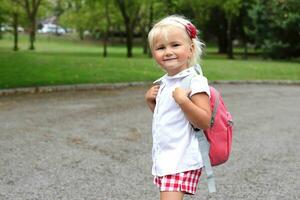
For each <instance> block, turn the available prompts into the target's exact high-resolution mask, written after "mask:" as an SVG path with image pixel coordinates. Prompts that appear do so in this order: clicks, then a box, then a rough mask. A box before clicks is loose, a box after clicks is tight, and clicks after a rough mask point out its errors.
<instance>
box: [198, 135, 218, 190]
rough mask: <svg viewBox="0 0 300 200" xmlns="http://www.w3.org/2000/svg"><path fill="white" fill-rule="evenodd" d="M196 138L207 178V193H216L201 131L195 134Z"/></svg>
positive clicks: (206, 142)
mask: <svg viewBox="0 0 300 200" xmlns="http://www.w3.org/2000/svg"><path fill="white" fill-rule="evenodd" d="M196 137H197V139H198V141H199V148H200V152H201V157H202V161H203V165H204V169H205V173H206V177H207V184H208V191H209V193H213V192H216V183H215V178H214V173H213V169H212V166H211V162H210V158H209V147H210V145H209V143H208V141H207V138H206V137H205V135H204V133H203V131H202V130H199V131H197V132H196Z"/></svg>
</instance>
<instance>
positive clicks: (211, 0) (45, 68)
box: [0, 0, 300, 88]
mask: <svg viewBox="0 0 300 200" xmlns="http://www.w3.org/2000/svg"><path fill="white" fill-rule="evenodd" d="M299 10H300V1H299V0H113V1H109V0H0V30H1V31H0V59H1V63H0V88H14V87H27V86H37V85H58V84H74V83H107V82H109V83H111V82H132V81H151V80H154V79H156V78H157V77H158V76H160V75H161V74H162V73H163V72H161V71H160V70H159V69H158V68H157V67H156V66H155V63H154V62H153V61H152V60H151V58H150V57H151V55H150V54H151V53H150V52H149V48H148V44H147V34H148V32H149V30H150V29H151V26H152V25H153V24H154V23H155V22H156V21H157V20H158V19H161V18H162V17H165V16H167V15H171V14H179V15H184V16H185V17H187V18H188V19H190V20H191V21H192V22H193V23H194V24H195V25H196V27H197V28H198V29H199V37H200V39H201V40H202V41H203V42H204V43H205V44H206V46H205V50H204V55H203V57H202V58H203V61H202V63H201V64H202V67H203V69H204V72H205V73H206V75H207V76H208V78H209V79H210V80H300V69H299V68H300V66H299V62H300V59H299V57H300V13H299ZM112 74H113V76H112ZM16 77H18V78H16Z"/></svg>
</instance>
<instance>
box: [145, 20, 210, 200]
mask: <svg viewBox="0 0 300 200" xmlns="http://www.w3.org/2000/svg"><path fill="white" fill-rule="evenodd" d="M148 40H149V45H150V49H151V52H152V55H153V57H154V59H155V61H156V62H157V63H158V64H159V65H160V67H161V68H162V69H163V70H164V71H165V72H166V74H165V75H164V76H163V77H161V78H160V79H158V80H156V81H155V82H154V83H155V84H156V85H154V86H152V87H151V88H150V89H149V90H148V91H147V93H146V94H145V99H146V102H147V104H148V106H149V108H150V110H151V111H152V112H153V122H152V135H153V148H152V159H153V167H152V174H153V175H154V184H156V185H157V186H158V187H159V189H160V199H161V200H167V199H168V200H170V199H171V200H177V199H178V200H179V199H180V200H182V199H183V197H184V194H192V195H193V194H195V192H196V187H197V184H198V181H199V178H200V175H201V168H202V167H203V163H202V158H201V154H200V150H199V146H198V140H197V138H196V135H195V132H194V129H193V127H194V128H200V129H206V128H208V127H209V124H210V117H211V111H210V103H209V96H210V93H209V87H208V83H207V79H206V78H205V77H204V76H202V75H200V76H199V75H198V76H195V77H194V78H193V79H192V81H191V84H190V88H189V89H186V88H182V87H181V85H182V80H183V79H184V78H185V77H186V76H189V75H193V74H195V75H196V74H197V73H196V71H195V68H194V66H197V62H198V59H199V58H200V55H201V53H202V50H201V47H202V45H203V43H201V42H200V41H199V39H198V37H197V29H196V28H195V26H194V25H193V24H192V23H191V22H190V21H188V20H187V19H185V18H184V17H181V16H177V15H172V16H169V17H166V18H164V19H162V20H161V21H159V22H158V23H156V24H155V25H154V27H153V28H152V29H151V31H150V32H149V35H148Z"/></svg>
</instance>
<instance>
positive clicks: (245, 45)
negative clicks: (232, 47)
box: [243, 34, 248, 60]
mask: <svg viewBox="0 0 300 200" xmlns="http://www.w3.org/2000/svg"><path fill="white" fill-rule="evenodd" d="M247 43H248V41H247V36H246V34H244V37H243V44H244V55H243V58H244V59H245V60H247V59H248V45H247Z"/></svg>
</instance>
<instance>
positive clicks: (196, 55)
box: [148, 15, 204, 67]
mask: <svg viewBox="0 0 300 200" xmlns="http://www.w3.org/2000/svg"><path fill="white" fill-rule="evenodd" d="M188 24H192V23H191V22H190V21H189V20H187V19H186V18H185V17H183V16H179V15H171V16H168V17H165V18H163V19H161V20H160V21H158V22H157V23H156V24H155V25H154V26H153V28H152V29H151V30H150V32H149V34H148V42H149V46H150V49H151V51H152V50H153V45H154V41H155V38H156V37H157V35H160V34H162V33H165V34H166V33H167V31H166V30H167V29H168V28H171V27H177V28H180V29H182V30H183V31H184V32H185V33H186V36H187V38H189V39H190V40H191V41H192V44H193V45H194V46H195V48H194V51H193V54H192V56H191V58H190V60H189V62H188V65H189V67H190V66H193V65H196V64H197V63H198V62H199V61H200V57H201V55H202V46H204V43H202V42H201V41H200V40H199V38H198V37H197V35H196V37H195V38H191V37H190V35H189V34H188V32H187V30H186V27H187V25H188ZM197 32H198V31H197Z"/></svg>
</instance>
